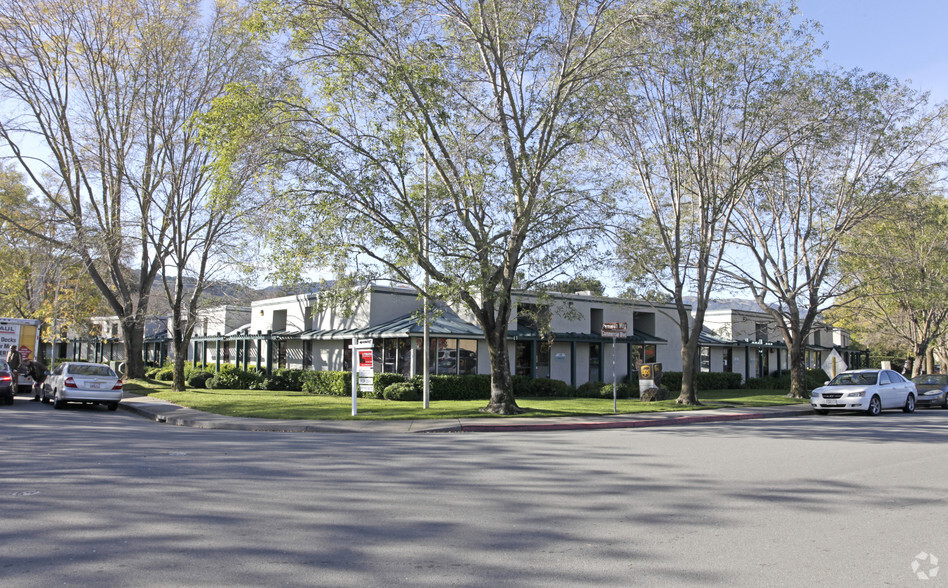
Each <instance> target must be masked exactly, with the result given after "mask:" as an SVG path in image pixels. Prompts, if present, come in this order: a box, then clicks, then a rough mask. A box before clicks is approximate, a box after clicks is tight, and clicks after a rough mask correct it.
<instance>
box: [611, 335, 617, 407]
mask: <svg viewBox="0 0 948 588" xmlns="http://www.w3.org/2000/svg"><path fill="white" fill-rule="evenodd" d="M616 338H617V336H616V335H613V336H612V412H618V407H617V404H616V398H617V397H618V394H617V393H616V390H617V385H616Z"/></svg>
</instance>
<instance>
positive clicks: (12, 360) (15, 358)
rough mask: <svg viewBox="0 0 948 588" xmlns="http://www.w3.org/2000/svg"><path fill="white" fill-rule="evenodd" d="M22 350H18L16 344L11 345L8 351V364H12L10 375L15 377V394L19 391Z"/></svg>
mask: <svg viewBox="0 0 948 588" xmlns="http://www.w3.org/2000/svg"><path fill="white" fill-rule="evenodd" d="M20 359H21V358H20V352H19V351H17V350H16V345H10V351H8V352H7V364H8V365H9V366H10V377H11V378H12V379H13V382H12V383H13V386H12V388H13V394H14V396H15V395H16V393H17V389H18V387H19V386H18V385H17V382H18V381H19V379H20Z"/></svg>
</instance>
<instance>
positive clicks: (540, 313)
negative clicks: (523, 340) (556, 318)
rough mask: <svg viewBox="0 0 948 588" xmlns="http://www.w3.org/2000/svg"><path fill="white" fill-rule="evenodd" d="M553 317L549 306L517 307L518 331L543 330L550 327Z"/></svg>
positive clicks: (523, 304)
mask: <svg viewBox="0 0 948 588" xmlns="http://www.w3.org/2000/svg"><path fill="white" fill-rule="evenodd" d="M552 317H553V315H552V313H551V312H550V307H549V306H545V305H539V304H528V303H521V304H518V305H517V329H519V330H525V331H539V330H542V329H543V328H546V327H549V324H550V319H551V318H552Z"/></svg>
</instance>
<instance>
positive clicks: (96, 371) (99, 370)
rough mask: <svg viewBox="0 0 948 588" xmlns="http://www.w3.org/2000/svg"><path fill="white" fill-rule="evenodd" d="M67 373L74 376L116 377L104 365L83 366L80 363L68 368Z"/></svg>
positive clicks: (110, 369)
mask: <svg viewBox="0 0 948 588" xmlns="http://www.w3.org/2000/svg"><path fill="white" fill-rule="evenodd" d="M69 373H70V374H72V375H74V376H111V377H113V378H114V377H116V376H115V372H113V371H112V368H110V367H108V366H105V365H83V364H81V363H79V364H76V365H71V366H69Z"/></svg>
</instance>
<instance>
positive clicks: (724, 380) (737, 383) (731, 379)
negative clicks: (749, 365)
mask: <svg viewBox="0 0 948 588" xmlns="http://www.w3.org/2000/svg"><path fill="white" fill-rule="evenodd" d="M741 379H742V378H741V374H739V373H735V372H698V374H697V377H696V385H697V387H698V391H701V390H737V389H739V388H740V387H741ZM662 388H668V389H669V390H670V391H674V392H680V391H681V372H664V373H663V374H662Z"/></svg>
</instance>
